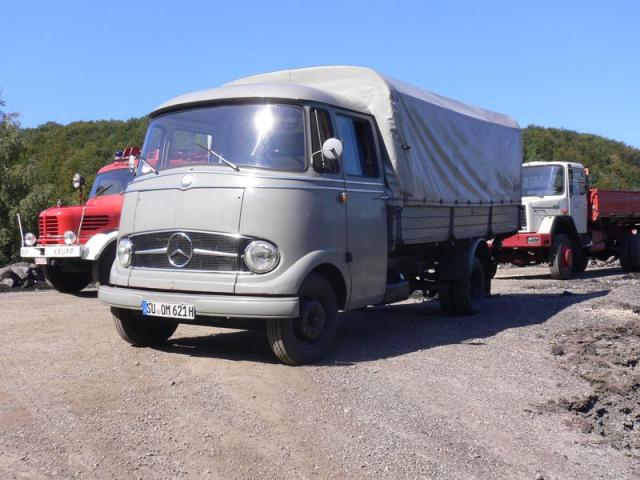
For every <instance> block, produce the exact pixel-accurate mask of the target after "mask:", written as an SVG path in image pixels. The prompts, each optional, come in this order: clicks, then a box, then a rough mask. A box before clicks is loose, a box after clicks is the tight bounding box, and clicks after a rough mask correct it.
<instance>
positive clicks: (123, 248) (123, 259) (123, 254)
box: [118, 238, 133, 268]
mask: <svg viewBox="0 0 640 480" xmlns="http://www.w3.org/2000/svg"><path fill="white" fill-rule="evenodd" d="M132 252H133V243H131V240H129V239H128V238H123V239H121V240H120V242H119V243H118V263H119V264H120V265H122V266H123V267H125V268H126V267H128V266H129V265H131V253H132Z"/></svg>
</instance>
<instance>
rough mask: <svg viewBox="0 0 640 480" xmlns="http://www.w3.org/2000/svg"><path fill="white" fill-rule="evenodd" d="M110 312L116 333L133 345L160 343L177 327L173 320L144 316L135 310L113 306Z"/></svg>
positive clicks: (148, 345) (142, 345) (154, 344)
mask: <svg viewBox="0 0 640 480" xmlns="http://www.w3.org/2000/svg"><path fill="white" fill-rule="evenodd" d="M111 313H112V314H113V323H114V324H115V327H116V331H117V332H118V334H119V335H120V336H121V337H122V339H123V340H125V341H126V342H128V343H130V344H131V345H133V346H134V347H151V346H156V345H162V344H163V343H165V342H166V341H167V340H169V337H171V335H173V334H174V332H175V331H176V329H177V328H178V324H177V323H176V322H174V321H171V320H168V319H165V318H158V317H151V318H150V317H145V316H143V315H142V314H141V313H140V312H138V311H136V310H128V309H126V308H115V307H113V308H111Z"/></svg>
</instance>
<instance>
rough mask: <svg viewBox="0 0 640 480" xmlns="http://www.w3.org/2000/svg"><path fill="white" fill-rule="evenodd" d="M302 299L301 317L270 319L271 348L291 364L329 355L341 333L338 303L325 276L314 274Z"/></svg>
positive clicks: (305, 284)
mask: <svg viewBox="0 0 640 480" xmlns="http://www.w3.org/2000/svg"><path fill="white" fill-rule="evenodd" d="M299 298H300V315H299V316H298V318H273V319H269V320H267V337H268V339H269V344H270V345H271V349H272V350H273V353H274V354H275V355H276V357H278V358H279V359H280V360H281V361H282V362H284V363H286V364H288V365H304V364H306V363H312V362H315V361H317V360H320V359H321V358H322V357H324V356H326V355H327V354H328V353H329V351H330V350H331V346H332V345H333V341H334V340H335V337H336V332H337V330H338V302H337V300H336V294H335V291H334V290H333V287H332V286H331V283H329V281H328V280H327V279H326V278H325V277H323V276H322V275H320V274H317V273H311V274H310V275H309V276H308V277H307V278H306V279H305V281H304V283H303V284H302V287H301V288H300V293H299Z"/></svg>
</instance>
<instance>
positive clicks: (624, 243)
mask: <svg viewBox="0 0 640 480" xmlns="http://www.w3.org/2000/svg"><path fill="white" fill-rule="evenodd" d="M633 237H634V235H633V234H632V233H631V232H627V233H626V234H625V235H624V236H623V237H622V239H621V240H620V244H619V245H618V259H619V260H620V266H621V267H622V269H623V270H624V271H625V272H633V271H634V268H633V263H632V259H631V244H632V242H633Z"/></svg>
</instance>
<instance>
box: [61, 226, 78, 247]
mask: <svg viewBox="0 0 640 480" xmlns="http://www.w3.org/2000/svg"><path fill="white" fill-rule="evenodd" d="M62 238H64V243H66V244H67V245H73V243H74V242H75V241H76V234H75V233H73V232H72V231H71V230H67V231H66V232H64V235H63V236H62Z"/></svg>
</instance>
